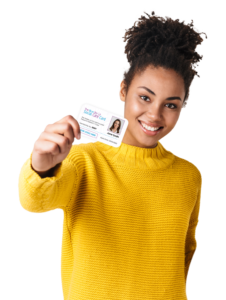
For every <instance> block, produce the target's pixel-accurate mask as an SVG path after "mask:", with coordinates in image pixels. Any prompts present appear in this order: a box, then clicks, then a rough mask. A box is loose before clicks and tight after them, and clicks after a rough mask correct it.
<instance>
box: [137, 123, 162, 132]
mask: <svg viewBox="0 0 226 300" xmlns="http://www.w3.org/2000/svg"><path fill="white" fill-rule="evenodd" d="M140 123H141V125H142V126H143V127H144V128H146V129H147V130H150V131H156V130H158V129H159V128H160V127H151V126H148V125H146V124H144V123H142V122H140Z"/></svg>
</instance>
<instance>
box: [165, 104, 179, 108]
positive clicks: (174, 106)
mask: <svg viewBox="0 0 226 300" xmlns="http://www.w3.org/2000/svg"><path fill="white" fill-rule="evenodd" d="M166 105H173V109H174V108H177V106H176V105H175V104H172V103H167V104H166ZM171 107H172V106H171Z"/></svg>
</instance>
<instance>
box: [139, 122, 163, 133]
mask: <svg viewBox="0 0 226 300" xmlns="http://www.w3.org/2000/svg"><path fill="white" fill-rule="evenodd" d="M138 122H139V124H140V127H141V129H142V130H143V132H144V133H146V134H147V135H149V136H153V135H156V134H158V133H159V132H160V131H161V130H162V129H163V128H160V129H159V130H156V131H151V130H147V129H146V128H144V127H143V126H142V125H141V122H140V121H138Z"/></svg>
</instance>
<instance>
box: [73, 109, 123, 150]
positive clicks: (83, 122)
mask: <svg viewBox="0 0 226 300" xmlns="http://www.w3.org/2000/svg"><path fill="white" fill-rule="evenodd" d="M77 121H78V123H79V126H80V131H81V137H82V135H83V136H84V137H87V138H90V139H92V140H93V141H100V142H102V143H105V144H107V145H110V146H114V147H119V146H120V145H121V142H122V139H123V136H124V134H125V132H126V128H127V126H128V120H127V119H125V118H123V117H121V116H119V115H116V114H115V113H111V112H108V111H106V110H103V109H102V108H98V107H96V106H93V105H91V104H87V103H86V104H83V105H82V107H81V110H80V113H79V116H78V118H77Z"/></svg>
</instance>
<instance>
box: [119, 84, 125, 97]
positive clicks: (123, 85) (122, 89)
mask: <svg viewBox="0 0 226 300" xmlns="http://www.w3.org/2000/svg"><path fill="white" fill-rule="evenodd" d="M119 97H120V99H121V100H122V101H123V102H125V100H126V85H125V82H124V80H123V81H122V82H121V84H120V91H119Z"/></svg>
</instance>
